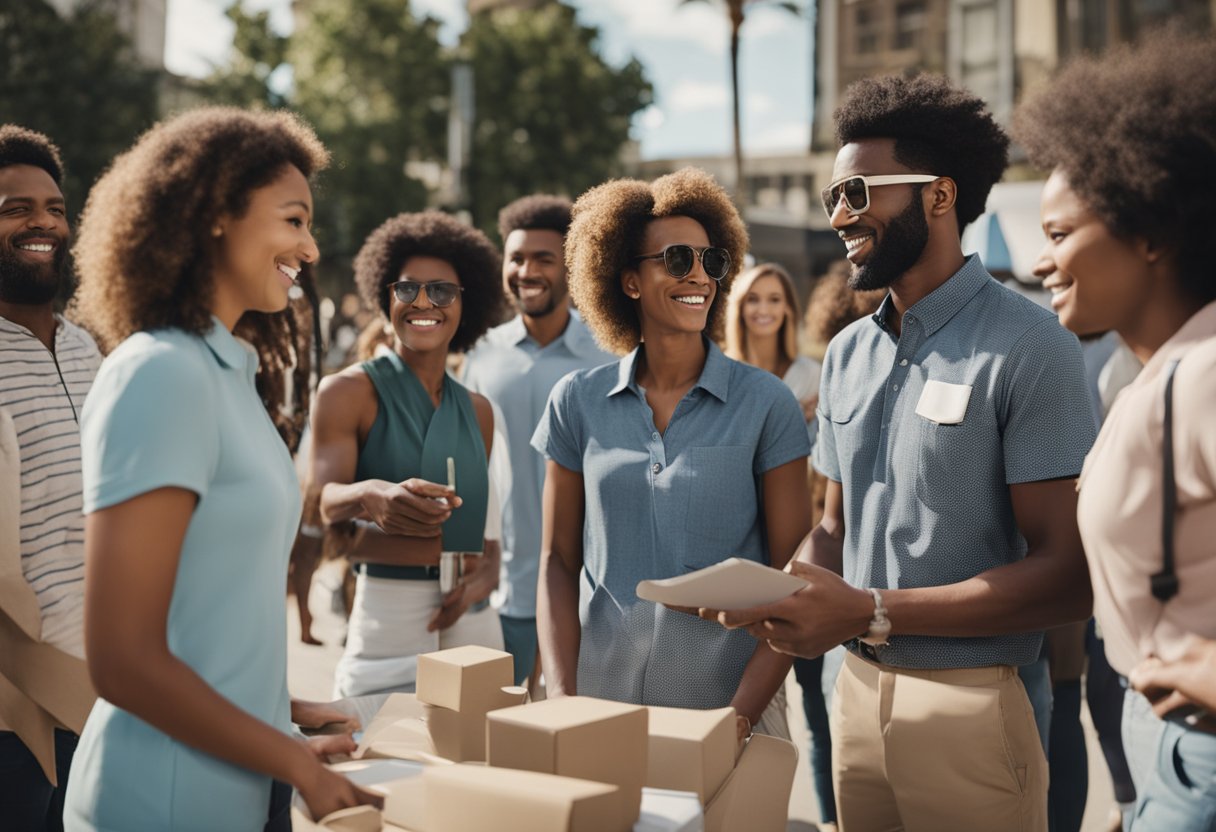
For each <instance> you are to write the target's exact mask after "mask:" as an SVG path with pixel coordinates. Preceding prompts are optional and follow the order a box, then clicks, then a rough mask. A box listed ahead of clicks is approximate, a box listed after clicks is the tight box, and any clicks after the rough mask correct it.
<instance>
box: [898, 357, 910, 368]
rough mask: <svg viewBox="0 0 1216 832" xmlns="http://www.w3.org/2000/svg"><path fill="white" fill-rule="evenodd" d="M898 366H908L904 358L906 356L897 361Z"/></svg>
mask: <svg viewBox="0 0 1216 832" xmlns="http://www.w3.org/2000/svg"><path fill="white" fill-rule="evenodd" d="M899 366H901V367H907V366H908V359H906V358H904V359H902V360H901V361H900V362H899Z"/></svg>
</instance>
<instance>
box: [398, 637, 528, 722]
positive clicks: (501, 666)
mask: <svg viewBox="0 0 1216 832" xmlns="http://www.w3.org/2000/svg"><path fill="white" fill-rule="evenodd" d="M513 684H515V660H514V659H513V658H512V657H511V654H510V653H504V652H502V651H501V650H492V649H491V648H489V647H477V646H475V645H468V646H466V647H453V648H452V649H450V650H439V651H437V652H435V653H423V654H422V655H420V656H419V657H418V688H417V690H418V701H419V702H425V703H426V704H428V705H435V706H436V707H439V708H447V709H448V710H450V711H457V712H458V713H467V712H473V711H480V712H481V713H485V712H486V711H489V710H493V708H492V707H491V706H493V705H495V704H496V702H497V697H498V693H499V692H500V691H501V690H502V689H503V688H504V687H511V686H512V685H513ZM498 707H502V706H501V705H498Z"/></svg>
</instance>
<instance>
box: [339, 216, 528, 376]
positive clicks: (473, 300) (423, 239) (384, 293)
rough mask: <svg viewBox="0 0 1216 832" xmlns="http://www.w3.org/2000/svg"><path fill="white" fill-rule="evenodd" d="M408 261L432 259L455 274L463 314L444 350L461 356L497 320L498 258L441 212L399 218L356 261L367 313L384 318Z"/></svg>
mask: <svg viewBox="0 0 1216 832" xmlns="http://www.w3.org/2000/svg"><path fill="white" fill-rule="evenodd" d="M411 257H435V258H438V259H439V260H443V261H445V262H447V263H448V264H449V265H451V267H452V268H453V269H455V270H456V275H457V276H458V277H459V278H460V285H461V286H463V287H464V294H463V295H461V305H462V311H461V314H460V325H459V326H458V327H457V328H456V334H455V335H453V336H452V343H451V345H450V346H449V347H448V349H449V350H450V351H451V352H457V353H459V352H464V351H465V350H467V349H469V348H470V347H472V346H473V344H475V343H477V339H478V338H480V337H481V336H482V335H483V334H485V331H486V330H488V329H489V328H490V327H492V326H494V325H495V324H497V323H498V322H499V321H500V320H502V315H503V309H504V306H505V303H506V297H505V296H504V295H503V291H502V285H501V284H500V283H499V280H500V275H501V273H502V257H501V255H499V253H498V249H496V248H495V247H494V245H493V244H492V243H491V242H490V241H489V239H488V238H487V237H486V235H485V234H482V233H481V232H480V231H478V230H477V229H476V228H472V227H471V226H468V225H465V224H464V223H462V222H461V221H460V220H458V219H456V218H455V217H453V216H450V215H449V214H445V213H443V212H442V211H423V212H421V213H417V214H398V215H397V216H395V217H393V218H392V219H390V220H386V221H385V222H384V223H383V224H382V225H381V226H380V227H379V228H377V229H376V230H375V231H373V232H372V233H371V234H370V235H368V238H367V241H366V242H364V243H363V248H361V249H359V253H358V255H356V256H355V285H356V286H357V287H358V288H359V294H360V296H361V297H362V298H363V302H364V303H365V304H367V306H368V308H370V309H379V310H380V311H381V313H383V314H384V317H385V318H388V316H389V297H388V285H389V284H390V283H393V282H395V281H396V280H397V277H398V275H400V274H401V267H402V266H404V265H405V262H406V261H407V260H409V259H410V258H411Z"/></svg>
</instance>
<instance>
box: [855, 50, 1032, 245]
mask: <svg viewBox="0 0 1216 832" xmlns="http://www.w3.org/2000/svg"><path fill="white" fill-rule="evenodd" d="M835 119H836V140H837V141H838V142H839V143H840V144H841V145H846V144H849V143H851V142H856V141H861V140H862V139H894V140H895V159H896V161H898V162H899V163H900V164H903V165H906V166H908V167H910V168H912V169H913V170H918V171H923V172H925V173H929V174H932V175H934V176H948V177H949V178H951V179H953V180H954V182H955V184H956V185H958V197H957V200H956V201H955V204H954V210H955V214H956V215H957V216H958V227H959V232H960V233H961V232H962V230H963V228H965V227H966V226H967V224H968V223H970V222H972V221H974V220H975V218H976V217H978V216H979V215H980V214H982V213H984V203H986V202H987V201H988V192H989V191H991V190H992V186H993V185H995V184H996V183H997V182H998V181H1000V178H1001V176H1002V174H1004V172H1005V167H1006V166H1007V165H1008V164H1009V137H1008V136H1006V135H1005V131H1004V130H1002V129H1001V128H1000V126H999V125H998V124H997V123H996V121H995V120H994V119H993V118H992V114H991V113H990V112H988V110H987V108H986V106H985V104H984V102H983V101H982V100H981V99H979V98H978V97H976V96H975V95H973V94H972V93H970V92H967V91H966V90H963V89H960V88H958V87H956V86H954V85H953V84H952V83H951V82H950V81H949V79H947V78H945V77H944V76H941V75H929V74H923V75H916V76H914V77H911V78H908V77H906V76H902V75H887V76H882V77H877V78H864V79H862V80H860V81H857V82H856V83H854V84H851V85H850V86H849V88H848V89H847V90H846V91H845V97H844V102H843V103H842V104H841V105H840V108H839V109H837V110H836V113H835Z"/></svg>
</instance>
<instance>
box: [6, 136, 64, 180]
mask: <svg viewBox="0 0 1216 832" xmlns="http://www.w3.org/2000/svg"><path fill="white" fill-rule="evenodd" d="M10 165H31V166H33V167H36V168H42V169H43V170H44V171H46V172H47V173H48V174H50V177H51V178H52V179H54V180H55V184H56V185H62V184H63V158H62V157H61V156H60V154H59V148H58V147H56V146H55V143H54V142H52V141H51V140H50V138H48V137H47V136H45V135H44V134H42V133H39V132H37V131H36V130H28V129H26V128H24V127H19V126H17V125H16V124H0V168H7V167H9V166H10Z"/></svg>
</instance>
